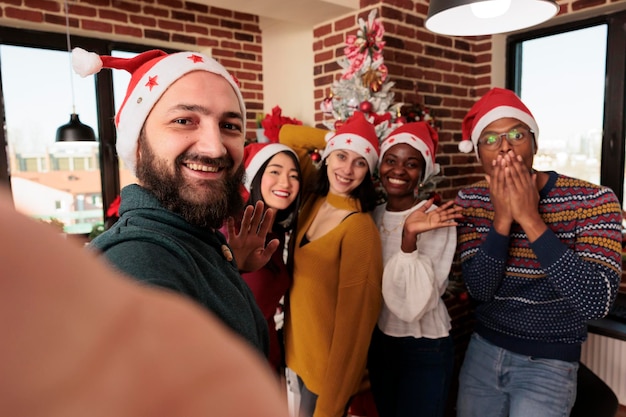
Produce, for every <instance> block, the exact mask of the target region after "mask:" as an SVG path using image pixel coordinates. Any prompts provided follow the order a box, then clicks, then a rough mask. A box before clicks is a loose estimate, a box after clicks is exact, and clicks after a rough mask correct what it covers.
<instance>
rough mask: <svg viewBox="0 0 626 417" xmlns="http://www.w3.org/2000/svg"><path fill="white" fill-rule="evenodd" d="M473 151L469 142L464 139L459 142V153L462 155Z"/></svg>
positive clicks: (472, 146)
mask: <svg viewBox="0 0 626 417" xmlns="http://www.w3.org/2000/svg"><path fill="white" fill-rule="evenodd" d="M473 149H474V145H473V144H472V141H471V140H469V139H464V140H462V141H460V142H459V151H461V152H463V153H470V152H472V150H473Z"/></svg>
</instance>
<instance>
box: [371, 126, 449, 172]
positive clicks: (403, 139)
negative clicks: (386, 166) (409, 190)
mask: <svg viewBox="0 0 626 417" xmlns="http://www.w3.org/2000/svg"><path fill="white" fill-rule="evenodd" d="M401 143H406V144H407V145H410V146H412V147H413V148H415V149H417V150H418V151H419V152H420V153H421V154H422V156H423V157H424V162H425V163H426V164H425V166H424V172H422V177H423V179H424V180H425V179H428V178H430V177H431V176H433V175H437V174H439V169H440V167H439V164H437V163H435V153H436V152H437V145H438V144H439V134H438V133H437V131H436V130H435V129H434V128H433V127H432V126H431V125H430V124H429V123H427V122H413V123H406V124H403V125H402V126H400V127H398V128H397V129H396V130H394V131H393V132H391V133H390V134H389V136H387V138H386V139H385V140H384V141H383V143H382V144H381V145H380V162H382V160H383V158H384V156H385V152H387V151H388V150H389V149H390V148H391V147H392V146H394V145H398V144H401Z"/></svg>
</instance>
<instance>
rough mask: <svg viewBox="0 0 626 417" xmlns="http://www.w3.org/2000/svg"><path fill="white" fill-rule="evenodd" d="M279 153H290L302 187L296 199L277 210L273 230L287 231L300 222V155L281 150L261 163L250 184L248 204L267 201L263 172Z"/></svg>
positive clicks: (278, 231) (277, 231)
mask: <svg viewBox="0 0 626 417" xmlns="http://www.w3.org/2000/svg"><path fill="white" fill-rule="evenodd" d="M279 153H284V154H286V155H289V157H290V158H291V160H292V161H293V163H294V165H295V167H296V170H297V171H298V178H299V179H300V188H299V189H298V195H297V196H296V199H295V200H293V202H292V203H291V204H290V205H289V207H287V208H286V209H284V210H278V211H277V212H276V218H275V219H274V226H273V227H272V231H273V232H275V233H286V232H289V231H291V230H293V229H294V228H295V226H296V225H297V224H298V210H299V209H300V196H301V195H302V187H303V182H302V172H301V171H300V163H299V161H298V157H296V156H295V155H294V154H293V152H289V151H280V152H277V153H275V154H274V155H272V156H271V157H270V158H269V159H268V160H267V161H265V162H264V163H263V165H261V167H260V168H259V170H258V171H257V173H256V175H255V176H254V178H253V179H252V183H251V184H250V197H249V198H248V202H247V203H246V204H251V205H253V206H254V204H255V203H256V202H257V201H259V200H261V201H263V203H265V200H264V199H263V195H262V194H261V179H262V178H263V173H264V172H265V168H267V165H268V164H269V163H270V161H271V160H272V159H273V158H274V156H276V155H278V154H279Z"/></svg>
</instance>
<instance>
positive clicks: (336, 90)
mask: <svg viewBox="0 0 626 417" xmlns="http://www.w3.org/2000/svg"><path fill="white" fill-rule="evenodd" d="M376 13H377V10H376V9H373V10H372V11H371V12H370V13H369V16H368V18H367V21H364V20H363V19H362V18H359V20H358V25H359V29H358V31H357V33H356V35H349V36H348V37H347V39H346V47H345V48H344V54H345V56H344V57H342V58H341V59H340V60H339V61H338V64H339V65H340V66H341V68H342V69H343V71H342V74H341V78H340V79H339V80H337V81H335V82H334V83H333V84H332V86H331V92H332V94H331V95H330V96H329V97H326V98H325V99H324V100H323V101H322V103H321V105H320V110H321V111H322V112H323V113H324V115H325V116H326V117H327V119H326V120H324V122H323V123H324V125H325V126H326V127H327V128H328V129H330V130H336V129H337V128H338V127H339V126H341V124H343V122H344V121H345V120H346V119H348V118H349V117H350V116H351V115H352V114H353V113H354V112H355V111H360V112H362V113H363V114H365V116H366V117H367V119H368V120H369V121H370V122H371V123H372V124H374V126H375V127H376V133H377V134H378V138H379V139H380V140H382V139H384V138H385V137H386V136H387V135H388V134H389V133H390V132H391V131H392V130H393V129H395V128H396V127H398V126H399V125H401V124H402V123H404V122H405V120H403V119H402V118H401V114H400V109H401V107H402V103H394V93H393V92H392V91H391V88H392V87H393V86H394V84H395V83H394V82H392V81H390V80H389V77H388V71H387V67H386V66H385V63H384V58H383V48H384V46H385V42H384V41H383V35H384V33H385V30H384V28H383V25H382V23H381V22H380V19H378V18H376Z"/></svg>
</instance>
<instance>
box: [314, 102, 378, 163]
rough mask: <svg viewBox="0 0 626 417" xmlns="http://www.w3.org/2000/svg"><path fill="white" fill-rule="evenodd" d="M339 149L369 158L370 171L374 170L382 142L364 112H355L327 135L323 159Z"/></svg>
mask: <svg viewBox="0 0 626 417" xmlns="http://www.w3.org/2000/svg"><path fill="white" fill-rule="evenodd" d="M338 149H345V150H350V151H354V152H356V153H358V154H359V155H361V156H362V157H363V158H365V159H366V160H367V165H368V166H369V169H370V173H373V172H374V169H375V168H376V164H377V163H378V153H379V150H380V144H379V142H378V136H377V135H376V129H375V128H374V125H373V124H371V123H370V122H368V121H367V119H366V118H365V116H364V115H363V113H361V112H355V113H354V114H353V115H352V116H351V117H350V118H349V119H348V120H346V122H345V123H344V124H343V125H342V126H341V127H339V128H338V129H337V130H336V131H335V132H334V133H329V134H327V135H326V148H325V149H324V152H323V153H322V160H324V159H326V157H327V156H328V155H330V153H331V152H333V151H336V150H338Z"/></svg>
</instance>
